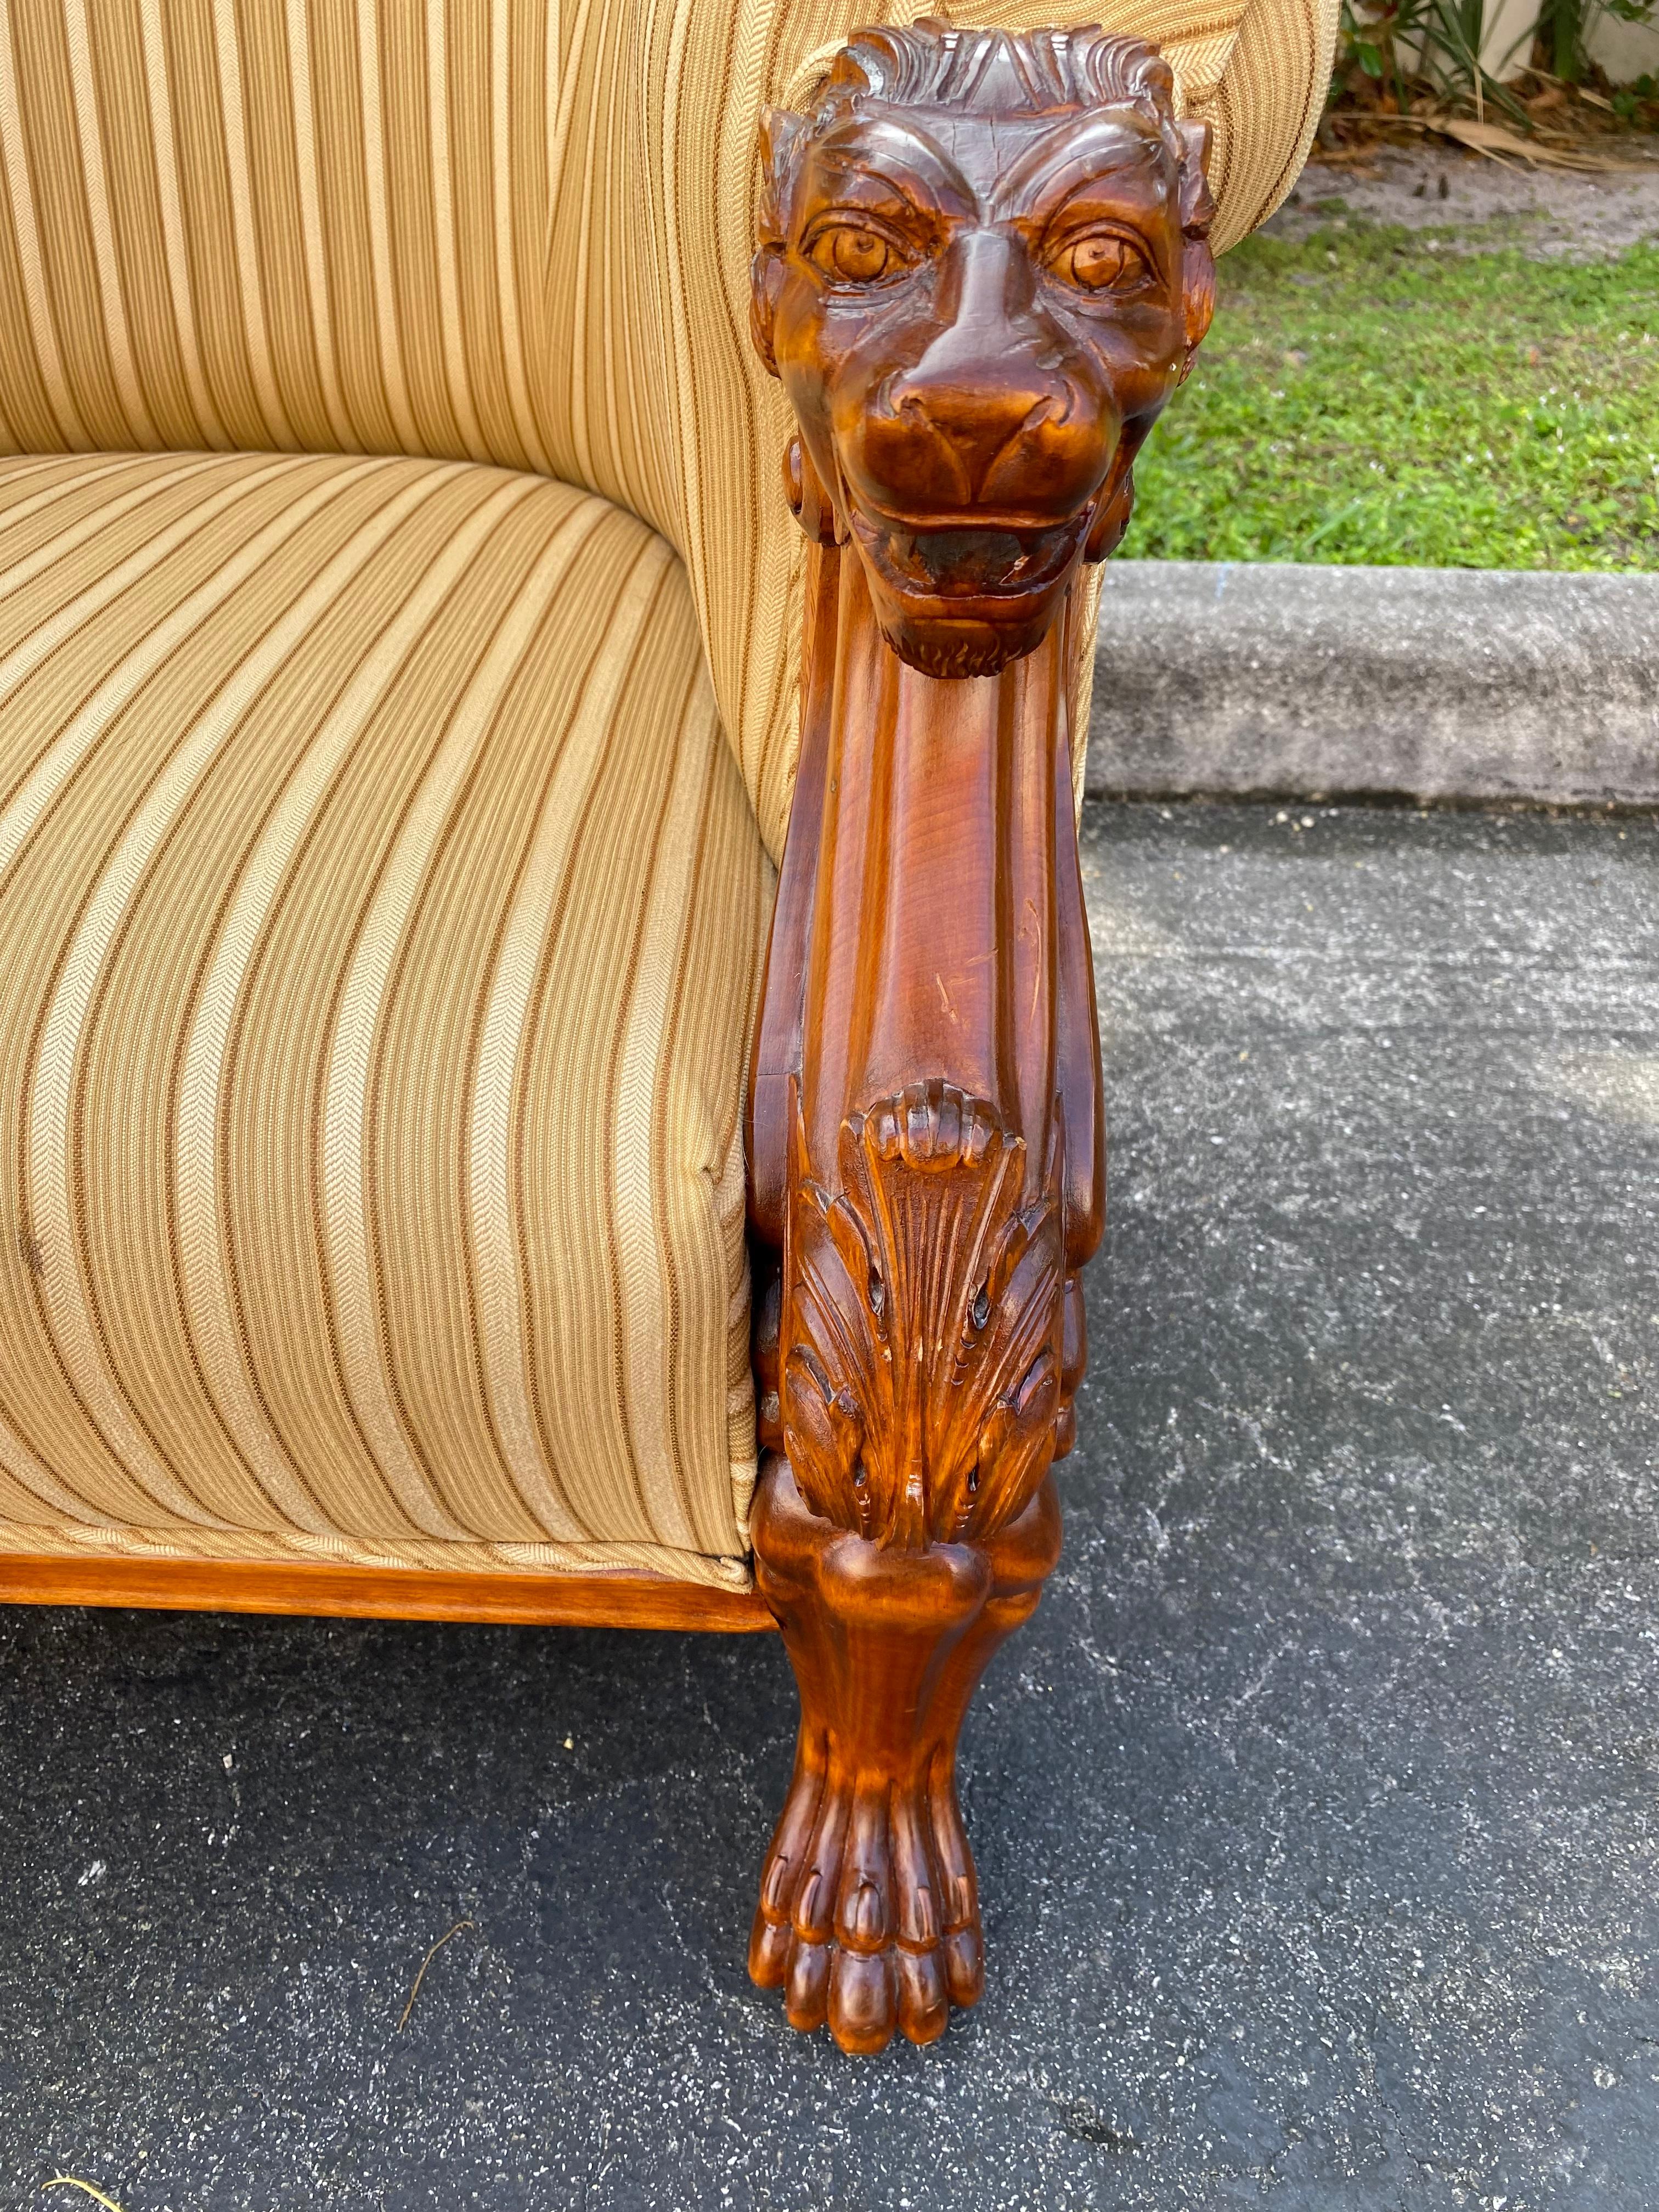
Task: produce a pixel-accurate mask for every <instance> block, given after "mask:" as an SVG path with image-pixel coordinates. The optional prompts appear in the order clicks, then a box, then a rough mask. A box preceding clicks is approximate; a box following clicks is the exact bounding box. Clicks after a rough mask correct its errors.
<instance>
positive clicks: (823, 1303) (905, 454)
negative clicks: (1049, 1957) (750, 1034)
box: [749, 23, 1213, 2051]
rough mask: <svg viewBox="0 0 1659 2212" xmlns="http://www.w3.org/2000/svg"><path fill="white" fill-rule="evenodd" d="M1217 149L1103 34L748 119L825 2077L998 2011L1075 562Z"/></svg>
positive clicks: (787, 1839)
mask: <svg viewBox="0 0 1659 2212" xmlns="http://www.w3.org/2000/svg"><path fill="white" fill-rule="evenodd" d="M1206 143H1207V141H1206V134H1205V132H1204V131H1202V129H1200V128H1199V127H1198V126H1192V125H1183V124H1182V123H1180V122H1178V121H1177V120H1176V118H1175V115H1174V112H1173V85H1172V80H1171V78H1170V72H1169V70H1168V69H1167V67H1166V65H1165V64H1164V63H1163V61H1162V60H1161V59H1160V58H1158V56H1157V55H1156V54H1155V53H1154V52H1152V50H1151V49H1150V48H1149V47H1147V46H1145V45H1143V44H1142V43H1140V42H1139V41H1137V40H1129V39H1121V38H1108V37H1105V36H1104V35H1103V34H1102V33H1100V32H1099V31H1098V30H1096V29H1088V30H1084V31H1079V32H1073V33H1063V32H1045V33H1030V34H1029V35H1026V36H1023V37H1019V38H1013V37H1010V36H1008V35H1006V34H1004V33H997V32H957V31H952V30H948V29H946V28H945V27H943V26H940V25H937V24H927V23H923V24H919V25H917V26H915V27H913V28H910V29H908V30H890V29H889V30H881V31H876V32H870V33H863V34H861V35H860V37H859V38H858V39H856V40H854V42H853V44H852V46H850V47H849V48H848V49H847V50H846V51H845V52H843V53H842V55H841V56H840V57H839V58H838V59H837V61H836V64H834V66H833V67H832V69H831V70H830V73H829V77H828V79H827V81H826V83H825V86H824V88H823V91H822V92H821V93H820V94H819V95H818V98H817V102H816V104H815V106H813V108H812V110H811V112H810V113H808V114H806V115H799V116H796V115H774V116H772V117H770V118H769V119H768V125H767V131H766V140H765V145H764V149H763V159H764V167H765V185H764V191H763V205H762V210H761V216H760V246H759V250H758V252H757V255H756V258H755V269H754V293H753V301H754V317H753V319H754V331H755V337H756V342H757V345H758V347H759V349H760V351H761V354H762V356H763V359H764V360H765V361H766V362H767V363H768V365H769V367H770V368H772V369H773V370H774V372H775V374H777V375H778V376H779V377H780V378H781V380H782V382H783V385H784V388H785V391H786V392H787V395H788V398H789V400H790V402H791V404H792V406H793V411H794V415H795V419H796V422H797V426H798V435H797V437H796V438H795V440H794V441H793V444H792V446H791V448H790V451H789V453H788V456H787V463H786V467H785V471H784V475H785V485H786V490H787V496H788V497H789V500H790V501H791V504H792V506H793V507H794V510H795V512H796V514H797V517H798V519H799V521H800V524H801V526H802V529H803V530H804V531H805V533H806V536H807V538H808V539H809V540H810V541H811V548H812V550H811V553H810V554H809V556H808V558H809V585H808V591H807V611H806V629H805V638H804V671H803V695H802V696H803V715H802V751H801V759H800V767H799V780H798V782H797V786H796V792H795V799H794V805H793V811H792V815H791V820H790V826H789V835H788V839H787V846H786V849H785V854H784V860H783V866H782V872H781V878H780V884H779V896H778V906H777V912H776V915H775V921H774V928H773V938H772V945H771V951H770V955H769V963H768V972H767V978H766V986H765V994H764V1001H763V1014H762V1018H761V1023H760V1026H759V1030H758V1034H757V1042H756V1050H755V1059H754V1066H753V1070H752V1078H753V1079H752V1084H751V1106H750V1132H749V1137H750V1223H751V1228H752V1230H753V1231H754V1237H755V1241H756V1243H757V1245H758V1246H760V1247H761V1248H762V1256H761V1259H760V1261H759V1262H758V1263H757V1292H758V1295H757V1330H756V1367H757V1382H758V1386H759V1400H760V1406H761V1438H762V1443H763V1447H764V1448H765V1449H767V1450H768V1451H769V1453H770V1454H771V1455H772V1456H771V1457H770V1458H769V1462H768V1464H767V1466H766V1468H765V1470H764V1472H763V1476H762V1480H761V1485H760V1488H759V1490H758V1492H757V1504H756V1510H755V1516H754V1521H753V1538H754V1544H755V1551H756V1562H757V1580H758V1583H759V1586H760V1589H761V1590H762V1592H763V1595H764V1596H765V1597H766V1599H767V1601H768V1602H769V1604H770V1605H771V1606H772V1607H773V1609H774V1611H775V1613H777V1615H778V1618H779V1620H780V1622H781V1626H782V1627H783V1631H784V1637H785V1642H786V1644H787V1648H788V1650H789V1653H790V1656H791V1659H792V1661H793V1664H794V1668H795V1672H796V1676H797V1680H798V1681H799V1686H800V1692H801V1706H802V1723H801V1734H800V1739H799V1747H798V1751H797V1757H796V1765H795V1773H794V1778H793V1782H792V1784H791V1789H790V1795H789V1799H788V1802H787V1806H786V1808H785V1811H784V1814H783V1818H782V1820H781V1823H780V1826H779V1828H778V1832H777V1835H776V1837H775V1839H774V1842H773V1845H772V1849H771V1852H770V1854H769V1857H768V1861H767V1867H766V1871H765V1875H764V1876H763V1889H762V1900H761V1906H760V1911H759V1913H758V1915H757V1919H756V1923H755V1931H754V1937H753V1942H752V1945H751V1950H750V1967H751V1971H752V1972H753V1973H754V1975H755V1977H756V1978H757V1980H758V1981H760V1982H761V1983H762V1984H765V1985H777V1984H782V1985H783V1986H785V1987H786V1989H787V1992H788V1998H787V2009H788V2014H789V2017H790V2019H791V2021H793V2023H794V2024H795V2025H796V2026H797V2027H802V2028H811V2027H817V2026H818V2025H820V2024H821V2023H823V2021H826V2020H827V2021H828V2023H829V2027H830V2030H831V2033H833V2034H834V2036H835V2037H836V2041H837V2042H838V2043H840V2044H841V2045H842V2047H843V2048H845V2049H848V2050H856V2051H872V2050H877V2049H879V2048H880V2047H881V2045H883V2044H884V2043H885V2042H886V2041H887V2040H888V2039H890V2036H891V2035H892V2033H894V2031H895V2029H896V2028H898V2029H902V2032H903V2033H905V2034H907V2035H908V2036H909V2037H910V2038H911V2039H913V2040H915V2041H918V2042H923V2041H929V2040H931V2039H933V2038H934V2037H935V2036H937V2035H939V2034H940V2033H943V2032H944V2028H945V2021H946V2018H947V2016H948V2011H949V2006H950V2004H951V2003H952V2002H954V2003H957V2004H967V2003H971V2002H973V2000H974V1998H975V1996H977V1994H978V1990H979V1987H980V1980H981V1966H980V1933H979V1919H978V1908H977V1902H976V1898H975V1887H974V1875H973V1863H972V1858H971V1856H970V1855H969V1850H968V1846H967V1841H966V1838H965V1836H964V1835H963V1830H962V1824H961V1819H960V1815H959V1814H958V1812H957V1804H956V1795H955V1784H954V1779H953V1777H954V1761H955V1748H956V1739H957V1729H959V1727H960V1724H961V1721H962V1717H963V1712H964V1711H965V1710H966V1707H967V1704H968V1700H969V1696H970V1695H971V1692H972V1690H973V1687H974V1685H975V1682H976V1681H977V1680H978V1677H979V1674H980V1673H981V1669H982V1668H983V1666H984V1664H985V1662H986V1661H987V1658H988V1657H989V1656H990V1653H991V1651H992V1650H994V1647H995V1645H996V1644H997V1643H999V1642H1000V1640H1001V1638H1002V1637H1003V1636H1005V1635H1006V1634H1007V1633H1008V1632H1009V1631H1010V1630H1011V1629H1012V1627H1013V1626H1017V1625H1018V1622H1019V1621H1020V1620H1023V1619H1024V1617H1025V1616H1026V1615H1027V1614H1028V1613H1030V1610H1031V1608H1032V1607H1033V1606H1034V1605H1035V1604H1036V1599H1037V1594H1038V1590H1039V1589H1040V1586H1041V1583H1042V1577H1043V1576H1044V1575H1045V1574H1046V1573H1047V1572H1048V1570H1049V1569H1050V1568H1051V1567H1052V1565H1053V1564H1054V1559H1055V1558H1056V1557H1057V1556H1058V1551H1059V1514H1058V1508H1057V1506H1056V1504H1055V1503H1054V1492H1053V1486H1052V1484H1051V1483H1050V1481H1049V1479H1048V1468H1049V1465H1050V1462H1051V1461H1052V1460H1053V1459H1054V1457H1056V1456H1057V1455H1060V1454H1061V1453H1063V1452H1064V1451H1066V1449H1069V1447H1070V1444H1071V1442H1072V1438H1073V1414H1072V1410H1071V1407H1072V1399H1073V1394H1074V1392H1075V1390H1076V1388H1077V1385H1078V1383H1079V1380H1080V1378H1081V1376H1082V1372H1083V1367H1084V1359H1085V1340H1084V1333H1083V1310H1082V1300H1081V1297H1080V1295H1079V1287H1078V1273H1079V1269H1080V1268H1081V1267H1082V1266H1083V1263H1084V1262H1085V1260H1086V1259H1087V1258H1088V1257H1089V1255H1090V1254H1091V1252H1092V1251H1093V1250H1094V1249H1095V1248H1096V1246H1097V1243H1098V1242H1099V1239H1100V1236H1101V1231H1102V1227H1103V1214H1104V1150H1103V1124H1102V1115H1101V1104H1100V1072H1099V1048H1098V1042H1097V1033H1096V1023H1095V1009H1094V995H1093V981H1092V965H1091V958H1090V953H1089V942H1088V928H1087V924H1086V921H1085V914H1084V906H1083V897H1082V886H1081V881H1080V876H1079V866H1078V858H1077V836H1076V818H1075V814H1074V811H1073V796H1072V784H1071V738H1072V726H1071V714H1072V708H1071V689H1072V678H1073V670H1074V667H1075V665H1076V660H1077V655H1078V652H1079V647H1080V645H1081V643H1082V640H1081V638H1080V635H1079V630H1080V626H1081V623H1082V621H1083V612H1082V598H1081V593H1082V586H1081V582H1080V576H1081V571H1082V568H1083V564H1084V562H1085V561H1090V560H1098V559H1101V558H1103V557H1104V556H1106V555H1107V554H1108V553H1109V552H1110V551H1111V550H1113V548H1114V547H1115V544H1117V542H1118V540H1119V539H1120V538H1121V535H1122V532H1123V530H1124V528H1125V526H1127V520H1128V515H1129V508H1130V503H1131V500H1132V495H1133V480H1132V474H1131V471H1132V465H1133V459H1134V456H1135V454H1136V453H1137V452H1138V450H1139V447H1140V444H1141V442H1142V441H1143V440H1144V439H1145V437H1146V433H1147V431H1148V430H1149V429H1150V428H1151V426H1152V422H1153V421H1154V420H1155V419H1156V416H1157V415H1158V411H1159V410H1160V409H1161V408H1162V407H1163V405H1164V402H1165V401H1166V400H1167V398H1169V396H1170V392H1172V391H1173V390H1174V388H1175V386H1176V384H1177V383H1178V382H1179V381H1180V380H1181V378H1182V375H1183V374H1185V372H1186V368H1187V367H1188V363H1189V362H1190V359H1191V356H1192V352H1193V349H1194V347H1195V346H1196V345H1197V343H1199V341H1200V338H1201V337H1202V336H1203V334H1204V331H1205V329H1206V326H1207V324H1208V320H1209V314H1210V307H1211V302H1212V292H1213V282H1212V264H1211V261H1210V255H1209V248H1208V245H1207V242H1206V232H1207V227H1208V222H1209V216H1210V203H1209V197H1208V193H1207V191H1206V186H1205V183H1204V174H1203V164H1204V159H1205V154H1206ZM767 1248H770V1251H771V1255H772V1256H771V1257H770V1258H768V1257H767Z"/></svg>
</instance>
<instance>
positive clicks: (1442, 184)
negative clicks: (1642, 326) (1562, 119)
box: [1266, 136, 1659, 261]
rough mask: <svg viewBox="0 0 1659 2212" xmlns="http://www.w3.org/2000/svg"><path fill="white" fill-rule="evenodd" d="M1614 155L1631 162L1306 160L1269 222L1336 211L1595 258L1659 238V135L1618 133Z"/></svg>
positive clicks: (1396, 153) (1400, 153)
mask: <svg viewBox="0 0 1659 2212" xmlns="http://www.w3.org/2000/svg"><path fill="white" fill-rule="evenodd" d="M1610 158H1611V156H1610ZM1617 158H1618V159H1619V160H1620V161H1621V162H1628V163H1629V164H1631V166H1630V167H1628V168H1624V169H1620V170H1609V171H1604V172H1602V173H1598V174H1594V175H1592V174H1589V173H1583V172H1578V171H1574V170H1569V169H1555V168H1537V169H1533V168H1527V167H1522V165H1521V164H1520V163H1519V162H1516V163H1515V164H1514V165H1513V166H1511V165H1510V164H1508V163H1503V164H1500V163H1499V162H1498V161H1491V160H1488V159H1487V158H1486V156H1485V155H1480V154H1470V153H1465V152H1463V151H1462V150H1461V149H1455V148H1452V147H1440V146H1424V147H1422V148H1418V147H1395V146H1389V145H1385V146H1381V147H1379V148H1378V149H1377V150H1376V154H1375V155H1374V156H1372V157H1370V158H1368V159H1367V160H1365V161H1363V162H1352V161H1341V162H1333V161H1311V162H1310V164H1309V166H1308V167H1307V168H1306V170H1305V171H1304V173H1303V176H1302V179H1301V182H1300V183H1299V184H1298V185H1297V188H1296V190H1295V191H1293V192H1292V193H1291V197H1290V198H1289V199H1288V200H1287V201H1286V202H1285V205H1284V206H1283V207H1282V208H1281V209H1280V210H1279V213H1278V214H1277V215H1276V216H1273V220H1272V222H1269V223H1268V224H1267V226H1266V228H1267V232H1268V233H1269V234H1272V235H1275V236H1279V237H1282V238H1304V237H1306V236H1307V234H1309V232H1310V231H1313V230H1316V229H1318V228H1320V226H1321V225H1322V224H1323V223H1328V222H1330V221H1331V219H1332V217H1333V216H1339V217H1340V216H1363V217H1364V219H1365V220H1366V221H1368V222H1397V223H1403V224H1404V225H1405V226H1406V227H1407V228H1408V229H1412V230H1426V229H1430V228H1435V229H1447V230H1450V231H1453V232H1455V233H1456V235H1453V236H1450V237H1448V238H1447V239H1446V240H1445V245H1446V248H1447V250H1448V251H1450V252H1466V253H1467V252H1490V251H1491V250H1492V248H1493V247H1494V246H1520V247H1521V249H1522V252H1525V253H1526V254H1528V256H1529V257H1530V258H1532V259H1534V260H1539V261H1548V260H1553V259H1555V258H1558V257H1560V256H1566V257H1569V258H1571V259H1574V260H1585V261H1594V260H1601V259H1604V258H1608V257H1611V256H1612V255H1613V254H1616V253H1622V252H1624V251H1625V249H1626V247H1627V246H1635V245H1637V244H1638V243H1639V242H1640V241H1641V240H1644V239H1659V138H1649V137H1633V136H1631V137H1620V140H1619V142H1618V152H1617Z"/></svg>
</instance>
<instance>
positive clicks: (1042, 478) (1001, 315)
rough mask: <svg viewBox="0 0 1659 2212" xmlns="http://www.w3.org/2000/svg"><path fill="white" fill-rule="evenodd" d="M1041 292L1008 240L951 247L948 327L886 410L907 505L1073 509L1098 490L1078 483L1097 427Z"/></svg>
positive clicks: (894, 385)
mask: <svg viewBox="0 0 1659 2212" xmlns="http://www.w3.org/2000/svg"><path fill="white" fill-rule="evenodd" d="M1035 293H1036V278H1035V275H1034V272H1033V270H1032V269H1031V265H1030V260H1029V258H1028V257H1027V255H1026V253H1025V252H1024V247H1023V246H1021V245H1020V244H1019V242H1018V240H1016V239H1014V238H1012V237H1011V236H1009V235H1007V234H1005V233H1003V232H1000V231H995V230H980V231H974V232H970V233H969V234H968V236H966V237H965V238H963V239H960V240H957V243H956V244H955V246H953V247H952V248H951V252H950V254H949V255H948V256H947V257H946V262H945V268H944V269H943V270H942V271H941V273H940V285H939V302H938V312H939V319H940V325H941V326H940V327H939V328H938V329H937V332H936V335H935V336H934V337H933V338H932V339H931V340H930V342H929V343H928V344H927V347H926V349H924V350H923V352H922V353H921V356H920V357H919V358H918V359H917V361H916V362H915V364H914V366H912V367H911V368H907V369H900V370H896V371H895V372H894V374H892V375H891V376H890V377H889V378H888V380H887V382H886V388H885V390H884V392H883V394H882V400H881V404H880V405H879V407H878V414H879V415H880V416H884V417H885V419H886V421H887V422H889V423H890V426H891V427H892V428H893V430H894V431H895V432H896V434H899V435H897V436H896V438H895V441H894V443H895V447H896V448H898V450H895V451H894V452H893V453H892V454H891V455H890V459H891V460H892V461H893V462H894V463H895V464H896V465H897V466H898V467H899V469H900V471H901V473H902V476H903V477H904V478H905V479H906V483H905V485H904V489H905V490H906V492H907V494H908V501H907V503H908V502H910V501H914V502H915V503H917V504H925V505H928V506H939V507H946V506H948V507H997V506H1000V505H1007V506H1018V507H1031V506H1032V505H1034V504H1036V505H1037V506H1039V507H1048V506H1050V505H1053V506H1054V507H1060V508H1067V507H1070V506H1071V505H1072V504H1073V501H1074V499H1075V498H1076V497H1077V496H1078V495H1079V493H1080V495H1081V496H1084V497H1086V496H1087V494H1088V491H1089V490H1090V489H1092V486H1091V485H1086V484H1085V485H1082V486H1080V487H1079V483H1078V481H1077V480H1078V478H1079V475H1080V474H1081V473H1082V472H1083V471H1084V470H1085V467H1086V457H1087V452H1088V449H1089V448H1090V447H1091V445H1092V443H1093V442H1094V441H1093V438H1092V435H1091V428H1092V426H1091V425H1090V424H1089V423H1088V422H1084V421H1080V420H1079V414H1080V412H1081V410H1080V409H1079V395H1078V394H1077V393H1076V392H1074V390H1073V386H1072V385H1071V383H1070V382H1069V380H1067V378H1066V375H1065V374H1064V373H1063V371H1062V370H1061V368H1060V366H1059V364H1058V351H1059V349H1058V345H1057V343H1056V340H1057V337H1058V334H1057V333H1056V332H1054V331H1052V329H1050V328H1048V327H1046V318H1044V317H1043V316H1042V314H1041V313H1040V312H1039V311H1038V309H1037V307H1036V301H1035ZM903 448H908V459H907V457H906V454H905V453H904V451H903V450H902V449H903ZM884 473H886V471H884Z"/></svg>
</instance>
